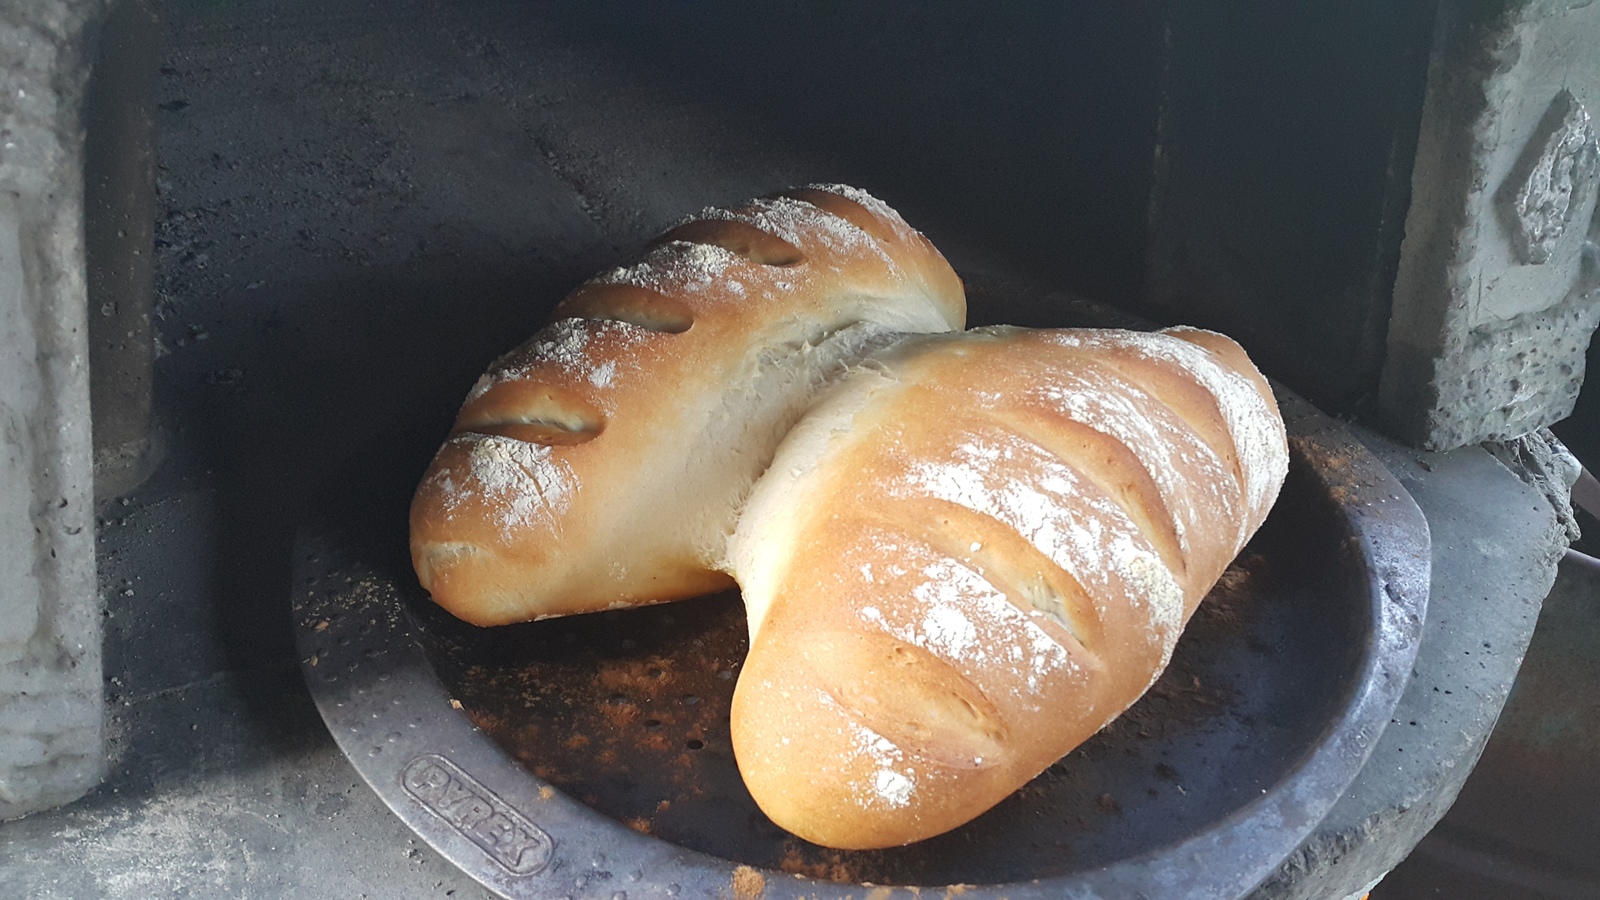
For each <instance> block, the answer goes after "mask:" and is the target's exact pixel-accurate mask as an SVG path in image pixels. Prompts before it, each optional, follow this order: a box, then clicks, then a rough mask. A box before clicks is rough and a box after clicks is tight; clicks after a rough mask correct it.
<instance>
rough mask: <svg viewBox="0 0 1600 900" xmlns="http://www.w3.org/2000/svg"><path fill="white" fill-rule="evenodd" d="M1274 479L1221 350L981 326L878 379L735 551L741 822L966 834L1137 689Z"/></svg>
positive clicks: (808, 429)
mask: <svg viewBox="0 0 1600 900" xmlns="http://www.w3.org/2000/svg"><path fill="white" fill-rule="evenodd" d="M1286 467H1287V449H1286V445H1285V441H1284V433H1283V427H1282V422H1281V420H1280V419H1279V417H1278V414H1277V408H1276V404H1275V403H1274V401H1273V397H1272V394H1271V392H1270V390H1269V389H1268V387H1267V385H1266V382H1265V380H1264V379H1262V378H1261V376H1260V375H1259V374H1258V373H1257V372H1256V370H1255V368H1254V367H1253V366H1251V365H1250V362H1249V360H1248V359H1247V358H1246V357H1245V356H1244V353H1243V351H1241V350H1239V348H1238V346H1237V345H1236V344H1234V343H1233V342H1232V341H1231V340H1229V339H1228V338H1225V337H1222V336H1221V335H1216V334H1212V333H1210V332H1202V331H1195V330H1191V329H1181V330H1174V331H1171V332H1167V333H1160V334H1145V333H1137V332H1125V331H1090V330H1059V331H1027V330H1021V329H1010V328H996V329H985V330H980V331H974V332H968V333H966V334H961V335H942V336H928V337H922V338H911V339H908V340H907V341H906V342H904V343H903V344H901V345H899V346H897V347H895V348H893V349H892V350H889V351H887V352H885V353H882V354H880V355H878V356H877V357H875V358H874V360H873V361H872V364H871V365H870V366H865V367H862V368H861V369H859V370H858V371H856V372H854V373H853V374H852V375H851V376H850V377H849V378H848V379H847V380H846V381H844V382H842V383H841V384H839V385H838V386H837V387H835V388H834V389H833V391H832V392H831V393H830V394H829V395H828V396H826V397H825V398H824V399H823V401H822V402H821V403H819V404H818V405H817V406H816V407H815V408H813V409H812V411H811V412H810V413H809V414H808V415H807V417H806V418H805V419H803V420H801V421H800V422H799V423H798V425H797V426H796V427H795V428H794V430H793V431H791V432H790V434H789V436H788V438H787V439H786V440H785V441H784V443H783V445H782V446H781V447H780V449H779V451H778V454H777V456H776V458H775V460H774V462H773V465H772V468H771V470H769V471H768V473H767V474H766V475H765V476H763V478H762V479H761V481H760V482H759V483H758V484H757V487H756V489H755V491H754V493H753V494H752V496H751V500H750V503H749V505H748V506H747V508H746V510H745V512H744V514H743V516H742V518H741V519H740V522H739V528H738V531H737V533H736V534H735V536H734V539H733V541H732V543H731V545H730V552H731V561H732V569H733V572H734V574H735V576H736V577H737V578H738V580H739V583H740V585H741V587H742V589H743V591H744V599H745V605H746V610H747V612H748V615H749V622H750V652H749V656H748V658H747V660H746V663H745V666H744V669H743V671H742V672H741V674H740V678H739V683H738V685H737V688H736V691H735V694H734V700H733V710H732V717H733V718H732V727H733V741H734V751H735V755H736V756H737V759H738V763H739V768H740V771H741V773H742V774H743V776H744V780H745V784H746V785H747V786H748V787H749V789H750V792H751V794H752V796H754V798H755V799H756V802H757V803H758V804H759V805H760V806H761V808H762V809H763V810H764V811H765V812H766V813H767V814H768V815H769V816H770V817H771V818H772V819H773V820H774V821H775V822H777V823H778V824H779V825H781V826H783V827H784V828H787V829H788V830H790V831H792V832H794V833H795V834H798V835H800V836H801V837H803V838H806V839H807V840H810V841H814V842H816V843H819V844H824V845H827V846H831V847H842V848H873V847H885V846H892V845H898V844H903V843H907V842H910V841H915V840H920V839H922V838H926V837H930V836H932V835H935V834H939V833H941V832H944V831H947V830H949V829H951V828H954V827H956V826H958V825H960V824H962V823H964V822H966V821H968V820H970V819H972V818H973V817H975V816H977V815H979V814H980V813H982V812H984V811H985V810H987V809H989V808H990V807H991V806H993V805H994V804H996V803H998V802H999V801H1000V800H1001V799H1003V798H1004V797H1006V796H1007V795H1008V794H1010V793H1011V792H1012V791H1014V790H1016V789H1017V788H1019V787H1021V786H1022V785H1023V784H1024V783H1026V782H1027V781H1028V780H1029V779H1031V778H1033V777H1034V776H1035V775H1037V774H1038V773H1039V772H1040V771H1042V770H1044V769H1045V768H1046V767H1047V766H1049V765H1050V764H1051V763H1053V762H1054V761H1056V760H1057V759H1059V758H1060V757H1062V756H1063V755H1065V754H1066V753H1068V752H1070V751H1071V750H1072V749H1073V748H1074V747H1076V746H1077V745H1078V744H1079V743H1081V742H1082V741H1084V740H1085V739H1087V738H1088V737H1089V736H1091V735H1093V734H1094V733H1095V732H1096V731H1098V730H1099V729H1100V728H1102V727H1104V726H1105V725H1106V724H1107V723H1108V722H1110V721H1111V720H1112V719H1113V718H1115V717H1116V716H1118V715H1120V714H1121V713H1122V712H1123V710H1125V709H1126V708H1127V707H1128V706H1129V705H1130V704H1132V703H1133V702H1134V701H1135V700H1136V699H1138V698H1139V696H1140V695H1141V694H1143V693H1144V691H1145V690H1146V689H1148V688H1149V686H1150V685H1151V684H1152V683H1154V681H1155V679H1156V677H1157V676H1158V675H1159V674H1160V673H1161V671H1162V669H1163V668H1164V667H1165V666H1166V664H1167V661H1168V659H1169V658H1170V656H1171V653H1172V649H1173V646H1174V644H1175V643H1176V641H1177V639H1178V635H1179V633H1180V631H1181V630H1182V628H1183V626H1184V623H1185V622H1186V621H1187V620H1188V618H1189V616H1190V614H1191V613H1193V611H1194V609H1195V606H1196V604H1198V603H1199V601H1200V599H1201V598H1202V597H1203V596H1204V595H1205V594H1206V592H1207V591H1208V590H1209V589H1210V588H1211V586H1212V585H1213V584H1214V583H1215V582H1216V580H1217V578H1218V577H1219V576H1220V575H1221V574H1222V572H1223V570H1224V568H1225V567H1226V566H1227V565H1228V563H1229V562H1230V561H1231V560H1232V559H1233V557H1234V556H1235V555H1236V554H1237V553H1238V552H1239V550H1240V549H1241V548H1242V547H1243V545H1244V543H1245V541H1246V540H1247V539H1248V538H1249V537H1250V535H1251V534H1252V533H1253V532H1254V531H1255V529H1256V528H1257V527H1258V526H1259V525H1260V524H1261V522H1262V520H1263V519H1264V518H1265V517H1266V515H1267V512H1268V510H1269V509H1270V508H1271V506H1272V504H1273V501H1274V500H1275V498H1276V495H1277V492H1278V489H1279V486H1280V485H1281V484H1282V481H1283V478H1284V473H1285V470H1286Z"/></svg>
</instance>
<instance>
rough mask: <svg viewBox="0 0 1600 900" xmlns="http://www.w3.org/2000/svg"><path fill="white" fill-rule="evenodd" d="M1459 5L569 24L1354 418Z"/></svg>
mask: <svg viewBox="0 0 1600 900" xmlns="http://www.w3.org/2000/svg"><path fill="white" fill-rule="evenodd" d="M1434 6H1435V3H1434V2H1433V0H1405V2H1400V3H1394V2H1383V0H1360V2H1355V3H1347V4H1335V5H1332V6H1328V7H1326V8H1316V9H1312V8H1307V7H1304V5H1302V4H1290V5H1284V4H1276V3H1267V2H1256V3H1248V4H1231V5H1226V6H1225V8H1224V7H1219V6H1217V5H1214V4H1202V3H1193V2H1168V3H1158V2H1142V0H1133V2H1095V3H1061V2H1024V3H1004V4H995V3H929V2H921V3H919V2H909V0H902V2H883V3H872V4H856V3H845V2H838V0H809V2H801V0H795V2H788V3H764V4H746V3H732V2H718V3H692V4H686V3H644V2H638V3H608V4H594V5H583V6H579V5H576V4H574V5H571V6H568V7H566V8H564V12H563V13H561V14H559V15H558V17H557V20H558V21H559V23H560V25H559V29H558V30H559V32H560V34H561V37H562V39H563V40H565V41H570V42H572V43H573V44H574V45H576V46H584V47H588V48H592V49H595V50H598V51H600V52H604V53H606V54H608V55H609V56H610V57H612V58H614V59H616V60H618V61H619V63H620V64H621V65H623V66H625V67H627V68H628V69H630V70H631V71H630V73H629V75H630V77H636V78H638V79H641V81H643V82H650V83H655V82H666V83H670V84H672V85H674V86H675V87H677V88H679V89H691V90H694V91H698V92H700V93H701V94H703V95H704V96H705V97H707V98H709V99H710V100H711V102H713V103H715V104H717V105H718V106H720V107H721V108H722V109H723V110H725V111H726V112H727V114H728V116H729V118H730V119H732V120H734V121H740V122H755V123H760V127H762V128H763V129H764V130H767V131H768V132H769V134H770V135H771V136H772V137H773V138H775V139H777V140H779V141H781V142H782V143H783V144H785V145H786V146H788V147H790V148H791V149H792V150H794V151H795V152H796V153H798V154H799V155H801V156H803V157H804V158H806V159H808V160H811V161H814V162H823V161H826V162H825V165H824V166H823V168H825V169H826V170H827V171H831V172H836V173H837V175H838V177H839V178H840V179H842V180H853V181H856V182H858V183H861V184H863V185H864V186H867V187H869V188H871V189H873V190H875V191H878V192H879V193H881V194H882V195H884V196H885V198H886V199H889V200H890V201H891V202H892V203H894V204H896V205H897V206H899V207H900V208H901V209H902V211H904V212H905V214H906V215H907V217H908V218H909V219H910V220H911V221H912V222H914V223H915V224H917V225H918V226H919V227H922V228H923V229H924V230H926V231H927V232H928V233H929V234H930V235H931V236H932V237H933V238H934V239H935V241H936V242H938V243H939V244H940V246H941V247H943V248H944V249H945V250H946V252H947V253H948V254H949V255H950V256H951V258H952V261H953V262H955V263H956V265H957V266H958V267H960V268H965V269H967V270H973V269H989V270H991V271H1000V272H1005V273H1008V274H1022V275H1026V276H1031V277H1035V278H1038V279H1040V280H1042V281H1044V282H1046V283H1048V284H1050V285H1051V286H1054V287H1058V288H1062V289H1066V290H1069V291H1074V292H1077V293H1081V294H1086V295H1089V296H1091V297H1093V298H1095V299H1099V300H1105V301H1109V302H1112V303H1116V304H1119V305H1123V306H1127V307H1130V308H1134V309H1137V310H1139V311H1141V312H1144V313H1146V314H1147V315H1149V316H1151V317H1152V318H1153V319H1155V320H1157V321H1160V322H1188V323H1192V324H1197V325H1204V326H1208V327H1212V328H1217V329H1219V330H1223V331H1226V332H1228V333H1230V334H1233V335H1235V336H1236V337H1238V338H1240V339H1241V340H1242V342H1243V343H1244V344H1245V345H1246V347H1247V348H1248V349H1249V350H1250V351H1251V353H1252V354H1253V355H1255V357H1256V358H1257V359H1258V360H1259V361H1260V362H1261V363H1262V365H1263V366H1264V368H1266V369H1267V370H1268V371H1269V373H1270V374H1272V375H1274V376H1275V377H1277V378H1280V379H1282V380H1283V381H1284V382H1286V383H1287V384H1288V385H1289V386H1291V387H1293V388H1295V389H1297V390H1299V391H1301V392H1302V393H1305V394H1306V395H1308V396H1309V397H1311V398H1312V399H1313V400H1314V401H1316V402H1318V403H1319V404H1320V405H1322V406H1324V407H1325V408H1328V409H1331V410H1334V411H1339V412H1346V411H1352V410H1357V409H1360V408H1361V407H1362V406H1363V404H1365V403H1366V402H1367V401H1368V400H1369V399H1370V397H1371V395H1372V394H1373V393H1374V391H1375V388H1376V384H1377V379H1378V372H1379V368H1380V366H1381V364H1382V360H1383V353H1384V339H1385V333H1386V329H1387V324H1388V318H1389V310H1390V296H1391V292H1392V289H1393V284H1394V276H1395V271H1396V267H1397V265H1398V260H1399V253H1400V241H1401V237H1402V233H1403V226H1404V221H1405V213H1406V209H1407V206H1408V203H1409V200H1410V175H1411V161H1412V158H1413V156H1414V154H1415V149H1416V137H1417V125H1418V117H1419V114H1420V108H1421V101H1422V94H1423V89H1424V85H1425V77H1426V72H1427V61H1428V50H1429V46H1430V41H1431V30H1432V24H1433V18H1434V15H1433V11H1434ZM637 139H639V140H645V141H648V140H651V136H650V135H648V134H641V135H638V136H637ZM1158 145H1159V151H1158ZM717 164H718V163H717V161H714V160H708V161H707V165H713V166H714V165H717ZM719 199H728V200H732V199H736V198H732V197H729V198H719ZM974 319H975V321H979V322H983V321H987V319H986V318H985V314H984V310H983V309H982V308H978V309H975V310H974Z"/></svg>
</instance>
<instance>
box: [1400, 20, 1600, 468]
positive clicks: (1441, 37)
mask: <svg viewBox="0 0 1600 900" xmlns="http://www.w3.org/2000/svg"><path fill="white" fill-rule="evenodd" d="M1435 27H1436V32H1435V44H1434V50H1433V58H1432V60H1431V62H1430V66H1429V74H1428V89H1427V95H1426V99H1425V100H1424V104H1423V113H1422V127H1421V131H1420V136H1419V139H1418V144H1417V155H1416V161H1415V163H1414V165H1413V168H1412V203H1411V208H1410V211H1409V213H1408V215H1407V218H1406V234H1405V239H1404V241H1403V243H1402V245H1401V258H1400V267H1399V271H1398V274H1397V276H1396V279H1395V289H1394V304H1393V309H1392V312H1391V317H1390V322H1389V332H1388V351H1387V358H1386V360H1385V363H1384V370H1383V375H1382V378H1381V381H1380V387H1379V403H1380V406H1381V410H1382V413H1383V417H1384V420H1385V422H1386V424H1387V425H1388V426H1389V428H1390V430H1391V431H1392V432H1393V433H1395V434H1396V435H1397V436H1399V437H1401V438H1402V439H1404V440H1406V441H1408V442H1411V443H1413V444H1415V445H1419V446H1423V447H1426V448H1429V449H1434V450H1448V449H1452V448H1455V447H1461V446H1465V445H1467V444H1472V443H1477V442H1480V441H1486V440H1506V439H1510V438H1514V437H1517V436H1519V435H1522V434H1526V433H1528V432H1530V431H1534V430H1536V429H1538V428H1541V427H1544V426H1546V425H1549V424H1551V423H1552V422H1555V421H1557V420H1559V419H1562V418H1564V417H1566V416H1567V415H1568V414H1570V413H1571V411H1572V406H1573V403H1574V401H1575V400H1576V399H1577V395H1578V389H1579V387H1580V386H1581V384H1582V381H1583V374H1584V352H1585V350H1586V349H1587V347H1588V344H1589V338H1590V335H1591V334H1592V333H1593V331H1594V329H1595V325H1596V322H1597V321H1600V248H1597V243H1600V217H1597V216H1596V210H1595V206H1596V201H1595V197H1596V194H1597V193H1600V191H1597V185H1600V146H1597V143H1596V137H1595V128H1596V126H1595V123H1594V116H1595V114H1596V111H1597V110H1600V53H1597V52H1595V48H1596V47H1600V5H1593V4H1581V3H1570V2H1565V0H1561V2H1557V0H1504V2H1495V3H1484V4H1473V5H1460V4H1442V5H1441V7H1440V11H1439V18H1438V21H1437V23H1436V26H1435Z"/></svg>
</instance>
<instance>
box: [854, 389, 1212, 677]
mask: <svg viewBox="0 0 1600 900" xmlns="http://www.w3.org/2000/svg"><path fill="white" fill-rule="evenodd" d="M957 408H959V407H957ZM974 412H976V413H977V414H976V415H968V416H951V417H949V418H947V419H946V420H945V421H944V422H942V423H940V425H939V433H940V437H948V439H949V442H948V443H944V444H943V446H941V447H939V448H938V449H937V450H935V449H933V447H931V446H929V444H928V443H927V442H923V441H919V443H920V444H921V445H922V449H921V450H919V451H918V452H917V453H916V457H915V459H914V460H906V461H905V462H902V463H899V464H898V467H899V468H902V469H903V470H904V472H905V475H904V476H903V477H902V478H900V479H896V480H894V481H891V482H890V483H889V484H888V485H887V486H886V487H887V490H886V491H885V494H886V499H889V500H891V501H893V502H896V503H906V502H910V503H917V502H928V501H934V502H943V503H946V504H949V505H951V506H954V507H957V508H961V509H965V510H968V511H970V512H971V513H973V514H975V517H974V516H958V515H951V514H948V513H947V514H944V515H938V516H935V517H933V518H931V519H924V520H922V526H921V528H922V530H923V531H924V532H925V533H927V534H928V535H929V537H930V539H931V540H932V541H934V542H937V543H940V544H945V545H948V544H949V542H950V538H951V537H954V538H956V540H957V541H959V540H962V539H965V540H967V541H968V542H969V543H968V545H967V547H966V548H961V547H960V546H959V544H957V547H956V552H957V556H956V558H958V559H959V558H962V556H968V555H977V554H980V553H981V552H982V551H983V550H984V546H985V545H986V544H992V543H993V542H994V541H996V540H1002V539H1003V538H1001V537H1000V536H1001V535H1004V534H1005V533H1006V532H1010V533H1012V534H1014V535H1015V536H1017V537H1018V538H1020V539H1021V540H1022V541H1024V542H1026V543H1027V544H1028V545H1030V546H1031V548H1032V550H1033V551H1035V552H1033V553H1029V554H1028V555H1027V556H1026V557H1025V559H1028V560H1030V561H1032V562H1035V563H1037V564H1039V565H1040V567H1041V568H1043V569H1044V570H1045V571H1046V572H1048V571H1049V570H1050V569H1059V570H1060V573H1061V575H1062V576H1064V578H1060V579H1058V580H1057V582H1056V583H1057V585H1060V586H1061V587H1058V588H1057V590H1054V591H1049V592H1030V591H1028V590H1027V589H1026V587H1027V585H1028V581H1029V580H1028V579H1026V578H1025V577H1024V576H1022V575H1021V574H1020V571H1021V570H1020V569H1018V570H1013V573H1006V572H1005V570H999V569H991V571H995V572H996V574H1000V575H1001V576H1002V578H1003V579H1004V580H1005V581H1007V582H1009V583H1010V585H1013V586H1015V587H1014V588H1013V591H1007V592H1006V593H1007V595H1008V597H1010V599H1011V600H1012V602H1014V603H1017V604H1018V605H1019V606H1022V607H1024V608H1025V609H1037V610H1038V611H1039V612H1041V613H1045V614H1046V615H1047V616H1051V617H1053V618H1055V619H1056V622H1057V624H1059V625H1060V626H1061V627H1062V628H1063V629H1065V630H1066V631H1067V632H1068V633H1069V634H1070V635H1072V636H1073V638H1074V640H1073V643H1081V644H1082V645H1084V648H1085V650H1086V652H1087V653H1089V654H1090V656H1091V660H1092V659H1097V658H1098V656H1099V655H1100V654H1102V653H1104V652H1105V648H1104V647H1103V646H1102V645H1101V643H1100V639H1101V636H1102V635H1103V633H1104V632H1103V628H1102V626H1103V616H1104V615H1106V613H1107V612H1108V611H1109V609H1110V608H1111V607H1112V606H1113V605H1126V606H1129V607H1132V608H1143V607H1148V609H1149V613H1150V616H1149V619H1150V622H1151V623H1152V637H1153V638H1154V642H1155V643H1157V644H1159V645H1160V646H1161V647H1162V648H1163V653H1164V652H1165V649H1166V647H1168V646H1170V643H1171V642H1172V641H1175V640H1176V635H1177V632H1178V629H1179V628H1180V627H1181V625H1182V616H1183V609H1184V602H1183V591H1182V588H1181V587H1180V585H1179V584H1178V582H1177V580H1176V579H1175V578H1174V577H1173V575H1172V572H1171V571H1170V570H1169V569H1168V568H1167V567H1166V565H1165V564H1164V563H1163V562H1162V561H1161V559H1160V556H1159V554H1158V553H1157V552H1156V550H1155V547H1154V546H1153V545H1152V543H1151V541H1150V540H1149V538H1148V536H1147V535H1146V534H1145V533H1144V532H1143V531H1141V529H1140V528H1139V525H1138V523H1137V522H1136V521H1135V520H1134V518H1133V517H1132V516H1130V515H1129V514H1128V512H1127V510H1126V509H1125V508H1124V507H1123V506H1121V505H1120V504H1119V503H1118V502H1117V501H1116V499H1115V497H1114V496H1113V495H1112V494H1109V493H1107V492H1106V491H1104V490H1102V489H1101V488H1100V487H1099V486H1098V485H1097V484H1096V483H1095V481H1094V480H1093V479H1091V478H1088V477H1086V476H1085V475H1084V474H1083V472H1082V470H1081V469H1080V468H1079V467H1077V466H1075V465H1074V464H1073V461H1072V460H1070V458H1065V457H1062V456H1061V455H1059V454H1058V451H1057V448H1056V447H1052V446H1050V444H1051V443H1056V442H1058V440H1059V439H1056V440H1052V439H1053V438H1054V436H1046V438H1045V441H1046V443H1039V442H1036V441H1035V440H1033V439H1032V438H1030V437H1029V436H1027V435H1025V434H1022V433H1019V432H1017V431H1015V430H1012V429H1009V428H1007V427H1005V426H1004V425H1003V424H1002V423H1000V422H998V421H997V420H996V419H995V418H994V417H992V416H990V415H985V414H984V413H983V412H982V411H974ZM983 519H989V520H993V522H994V523H995V524H997V525H999V526H1000V527H998V528H996V527H992V526H986V525H985V523H984V522H983V521H982V520H983ZM911 521H915V520H914V519H912V520H911ZM966 528H972V529H974V530H973V531H972V532H966V531H965V530H964V529H966ZM945 529H948V535H949V537H936V536H934V535H935V533H936V532H937V531H940V530H945ZM996 549H997V548H995V547H992V546H991V547H990V548H989V553H990V555H994V554H995V551H996ZM963 551H964V552H963ZM986 574H987V573H986ZM1007 575H1009V577H1007ZM1068 585H1070V586H1068ZM996 586H997V587H999V586H1000V585H999V584H996ZM1073 587H1076V588H1077V590H1076V591H1075V590H1073ZM1080 596H1081V597H1082V600H1081V601H1079V597H1080ZM1090 597H1099V598H1101V605H1098V606H1097V605H1096V604H1094V603H1093V601H1091V600H1089V599H1088V598H1090ZM1058 600H1059V602H1057V601H1058Z"/></svg>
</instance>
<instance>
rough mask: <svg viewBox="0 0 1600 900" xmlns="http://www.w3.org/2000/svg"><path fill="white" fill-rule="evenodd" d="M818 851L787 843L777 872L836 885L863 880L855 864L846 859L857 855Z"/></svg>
mask: <svg viewBox="0 0 1600 900" xmlns="http://www.w3.org/2000/svg"><path fill="white" fill-rule="evenodd" d="M818 849H819V848H817V847H813V846H810V845H807V846H806V847H805V850H802V849H801V846H800V845H799V844H798V843H796V842H794V841H790V842H787V843H786V844H785V845H784V851H783V858H782V859H781V860H779V862H778V870H779V871H780V872H783V873H785V874H788V875H800V876H802V877H805V878H814V879H816V880H817V881H832V882H835V883H837V884H853V883H856V882H859V881H863V880H864V879H863V878H862V877H861V871H860V869H859V866H858V865H857V863H856V862H855V861H854V860H849V859H847V858H846V857H847V856H858V855H859V854H846V853H843V852H841V851H838V850H822V851H821V853H818V852H817V851H818ZM806 851H809V852H806Z"/></svg>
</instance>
